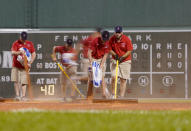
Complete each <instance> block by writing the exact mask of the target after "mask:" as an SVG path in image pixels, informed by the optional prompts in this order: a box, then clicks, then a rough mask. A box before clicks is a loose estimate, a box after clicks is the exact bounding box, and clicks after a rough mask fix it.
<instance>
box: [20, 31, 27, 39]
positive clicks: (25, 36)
mask: <svg viewBox="0 0 191 131" xmlns="http://www.w3.org/2000/svg"><path fill="white" fill-rule="evenodd" d="M21 39H22V40H26V39H27V32H25V31H23V32H21Z"/></svg>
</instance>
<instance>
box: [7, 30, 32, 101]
mask: <svg viewBox="0 0 191 131" xmlns="http://www.w3.org/2000/svg"><path fill="white" fill-rule="evenodd" d="M11 52H12V55H13V66H12V71H11V81H13V82H14V88H15V92H16V100H26V97H25V95H26V86H27V84H28V82H27V74H26V71H25V68H24V58H23V57H24V55H26V56H27V61H28V66H29V68H30V67H31V64H32V63H33V61H34V60H35V58H36V53H35V48H34V45H33V43H32V42H31V41H28V40H27V33H26V32H22V33H21V35H20V39H19V40H17V41H15V42H14V43H13V45H12V48H11Z"/></svg>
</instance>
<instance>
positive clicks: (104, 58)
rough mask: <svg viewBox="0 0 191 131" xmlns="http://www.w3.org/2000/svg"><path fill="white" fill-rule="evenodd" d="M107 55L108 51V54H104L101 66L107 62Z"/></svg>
mask: <svg viewBox="0 0 191 131" xmlns="http://www.w3.org/2000/svg"><path fill="white" fill-rule="evenodd" d="M107 56H108V53H106V54H105V55H104V56H103V59H102V60H101V64H100V68H102V67H103V66H104V63H105V62H106V59H107Z"/></svg>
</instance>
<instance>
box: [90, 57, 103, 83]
mask: <svg viewBox="0 0 191 131" xmlns="http://www.w3.org/2000/svg"><path fill="white" fill-rule="evenodd" d="M101 60H102V59H93V60H92V61H96V62H98V63H99V64H100V63H101ZM105 70H106V63H104V65H103V68H102V77H104V76H105ZM88 77H89V79H90V80H93V76H92V66H91V65H89V75H88Z"/></svg>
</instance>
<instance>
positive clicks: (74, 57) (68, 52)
mask: <svg viewBox="0 0 191 131" xmlns="http://www.w3.org/2000/svg"><path fill="white" fill-rule="evenodd" d="M55 52H59V53H60V54H61V57H62V58H61V63H62V65H63V66H69V65H70V64H68V62H67V61H66V60H71V61H76V60H77V52H76V51H75V49H74V48H69V49H67V47H66V46H56V48H55ZM66 55H68V56H66ZM70 56H71V57H70ZM66 57H67V58H66Z"/></svg>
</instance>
